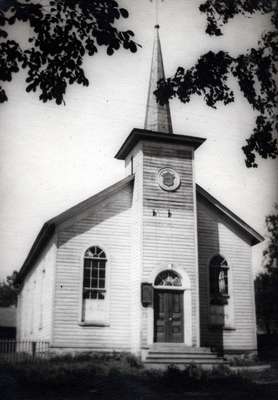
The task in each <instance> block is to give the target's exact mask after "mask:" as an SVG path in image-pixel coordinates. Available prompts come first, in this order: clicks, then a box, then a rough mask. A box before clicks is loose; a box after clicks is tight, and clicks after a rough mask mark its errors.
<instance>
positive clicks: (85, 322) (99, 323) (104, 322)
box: [78, 244, 110, 327]
mask: <svg viewBox="0 0 278 400" xmlns="http://www.w3.org/2000/svg"><path fill="white" fill-rule="evenodd" d="M93 247H96V248H99V249H100V250H101V251H103V253H104V254H105V258H99V260H105V284H104V288H101V289H100V290H101V291H105V298H104V299H103V304H104V308H105V311H104V312H103V317H102V318H92V319H86V318H85V316H84V271H85V258H86V255H85V254H86V252H87V251H88V250H89V249H91V248H93ZM88 258H89V257H88ZM80 265H81V268H80V291H79V293H80V296H79V299H80V300H79V301H80V306H79V320H78V325H79V326H96V327H105V326H110V321H109V304H110V296H109V286H110V284H109V279H108V277H109V255H108V254H107V251H106V250H104V246H102V245H99V244H93V245H87V246H86V247H84V248H83V251H82V253H81V255H80ZM92 290H98V289H92ZM95 300H97V301H98V299H95ZM100 301H102V300H100Z"/></svg>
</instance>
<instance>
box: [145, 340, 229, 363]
mask: <svg viewBox="0 0 278 400" xmlns="http://www.w3.org/2000/svg"><path fill="white" fill-rule="evenodd" d="M190 364H195V365H198V366H200V367H202V368H207V369H208V368H213V367H216V366H219V365H223V364H226V361H225V360H224V359H223V358H222V357H219V356H218V355H217V354H216V353H213V352H212V351H211V350H210V349H209V348H208V347H190V346H186V345H184V344H183V343H154V344H153V345H152V346H151V347H150V348H149V349H148V351H147V353H146V356H145V360H144V365H145V367H146V368H149V369H151V368H155V369H166V368H167V367H168V366H169V365H175V366H176V367H178V368H184V367H186V366H188V365H190Z"/></svg>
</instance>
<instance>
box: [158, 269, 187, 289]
mask: <svg viewBox="0 0 278 400" xmlns="http://www.w3.org/2000/svg"><path fill="white" fill-rule="evenodd" d="M154 286H159V287H182V279H181V277H180V275H179V274H178V273H177V272H175V271H173V270H165V271H162V272H160V273H159V274H158V275H157V277H156V278H155V281H154Z"/></svg>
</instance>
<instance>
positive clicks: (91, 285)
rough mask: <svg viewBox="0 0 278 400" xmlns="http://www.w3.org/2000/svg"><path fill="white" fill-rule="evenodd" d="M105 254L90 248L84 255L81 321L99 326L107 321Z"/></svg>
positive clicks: (100, 250) (93, 247)
mask: <svg viewBox="0 0 278 400" xmlns="http://www.w3.org/2000/svg"><path fill="white" fill-rule="evenodd" d="M106 262H107V258H106V255H105V252H104V251H103V250H102V249H101V248H99V247H97V246H92V247H90V248H89V249H88V250H86V252H85V255H84V266H83V267H84V274H83V303H82V321H83V322H85V323H89V324H91V323H92V324H95V323H98V324H101V323H104V322H105V321H106V319H107V304H108V303H107V299H106Z"/></svg>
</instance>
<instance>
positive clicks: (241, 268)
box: [197, 197, 257, 352]
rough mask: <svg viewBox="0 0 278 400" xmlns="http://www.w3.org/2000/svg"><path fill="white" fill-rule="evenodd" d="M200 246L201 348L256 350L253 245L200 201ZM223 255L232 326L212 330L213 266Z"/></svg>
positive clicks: (204, 201)
mask: <svg viewBox="0 0 278 400" xmlns="http://www.w3.org/2000/svg"><path fill="white" fill-rule="evenodd" d="M197 209H198V244H199V276H200V323H201V345H202V346H207V345H217V344H218V343H219V340H220V341H222V344H223V346H224V350H225V351H231V352H232V351H233V350H235V351H236V350H242V351H244V350H246V351H247V350H255V349H256V347H257V343H256V320H255V306H254V283H253V276H252V254H251V246H250V243H248V241H247V240H246V238H244V237H243V235H242V233H240V232H239V230H238V229H237V230H236V228H235V227H234V226H232V225H231V223H230V222H229V221H228V220H227V219H226V217H224V216H222V215H220V214H219V213H218V212H216V211H214V209H213V208H212V207H211V206H210V205H209V204H208V203H207V202H206V200H204V199H201V198H200V197H198V201H197ZM216 254H221V255H222V256H223V257H225V259H226V260H227V263H228V266H229V294H230V298H229V300H228V301H229V306H228V308H227V309H226V311H225V312H228V313H229V318H230V321H231V323H230V326H229V327H227V329H225V328H224V330H222V329H219V328H212V327H211V326H210V320H209V314H210V310H209V262H210V259H211V258H212V257H213V256H214V255H216Z"/></svg>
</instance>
